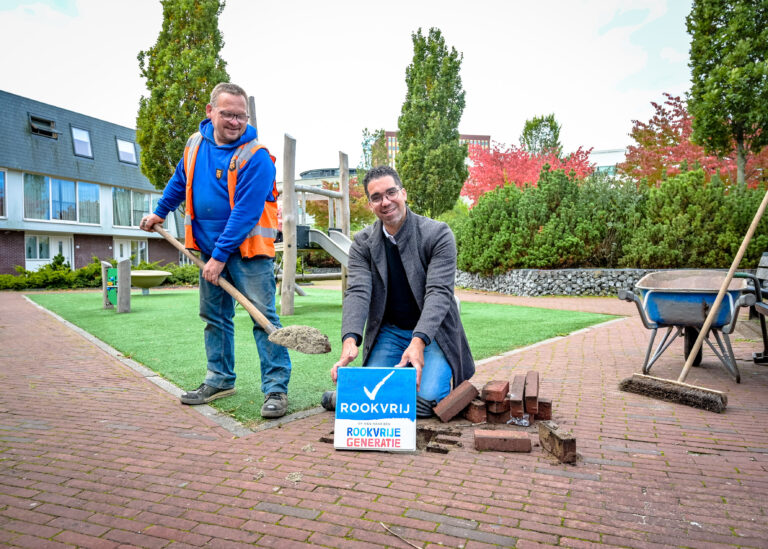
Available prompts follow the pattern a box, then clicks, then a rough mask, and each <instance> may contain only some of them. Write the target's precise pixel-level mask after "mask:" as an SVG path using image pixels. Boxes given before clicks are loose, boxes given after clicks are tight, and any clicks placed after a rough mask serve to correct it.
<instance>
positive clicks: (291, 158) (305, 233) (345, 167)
mask: <svg viewBox="0 0 768 549" xmlns="http://www.w3.org/2000/svg"><path fill="white" fill-rule="evenodd" d="M295 165H296V140H295V139H294V138H293V137H291V136H290V135H287V134H286V135H285V145H284V147H283V191H282V195H283V242H282V252H283V274H282V284H281V291H280V308H281V314H284V315H292V314H293V311H294V306H293V294H294V292H295V291H296V290H297V286H296V278H297V276H296V262H297V255H298V250H300V249H306V248H311V247H313V246H312V245H315V246H317V247H320V248H322V249H324V250H325V251H327V252H328V253H329V254H330V255H331V257H333V258H334V259H336V261H338V262H339V263H341V285H342V291H343V290H344V289H346V286H347V264H348V261H349V247H350V246H351V245H352V241H351V240H350V239H349V228H350V213H349V161H348V159H347V155H346V154H345V153H343V152H339V177H340V187H341V189H340V191H331V190H328V189H322V188H318V187H310V186H308V185H302V184H297V183H296V180H295ZM297 193H302V203H306V195H307V194H313V195H320V196H325V197H327V198H328V224H329V225H330V226H331V228H329V230H328V234H326V233H324V232H322V231H318V230H317V229H312V228H311V227H309V226H308V225H302V224H299V223H298V219H297V218H298V214H299V207H298V200H297V196H296V194H297ZM335 219H338V220H339V221H340V222H341V229H338V228H334V227H333V225H334V223H335V221H334V220H335ZM302 220H303V208H302ZM320 277H322V278H325V279H328V278H338V275H331V276H329V275H320V276H319V277H318V276H317V275H304V276H303V277H302V278H303V279H304V280H311V279H313V278H314V279H319V278H320Z"/></svg>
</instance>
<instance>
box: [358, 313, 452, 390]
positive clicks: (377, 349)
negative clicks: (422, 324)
mask: <svg viewBox="0 0 768 549" xmlns="http://www.w3.org/2000/svg"><path fill="white" fill-rule="evenodd" d="M412 338H413V331H411V330H403V329H401V328H398V327H397V326H394V325H392V324H384V325H382V327H381V329H380V330H379V335H377V336H376V342H375V343H374V344H373V349H371V352H370V354H369V355H368V360H366V362H365V364H364V366H375V367H378V368H387V367H390V366H394V365H395V364H397V363H398V362H400V359H401V358H402V357H403V353H404V352H405V349H406V348H407V347H408V345H410V344H411V339H412ZM452 378H453V371H452V370H451V366H450V364H448V359H446V358H445V355H444V354H443V351H442V349H440V346H439V345H438V344H437V343H436V342H435V341H434V340H433V341H432V343H430V344H429V345H427V346H426V347H425V348H424V368H423V369H422V371H421V384H420V386H419V390H418V392H417V393H416V394H418V395H419V396H420V397H422V398H425V399H427V400H436V401H437V402H440V401H441V400H443V399H444V398H445V397H446V396H447V395H448V393H450V392H451V379H452Z"/></svg>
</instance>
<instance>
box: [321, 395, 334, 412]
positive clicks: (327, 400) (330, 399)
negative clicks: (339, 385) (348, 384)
mask: <svg viewBox="0 0 768 549" xmlns="http://www.w3.org/2000/svg"><path fill="white" fill-rule="evenodd" d="M320 405H321V406H322V407H323V408H325V409H326V410H328V411H329V412H333V411H334V410H335V409H336V391H326V392H324V393H323V397H322V398H321V399H320Z"/></svg>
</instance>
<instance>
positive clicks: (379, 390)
mask: <svg viewBox="0 0 768 549" xmlns="http://www.w3.org/2000/svg"><path fill="white" fill-rule="evenodd" d="M333 439H334V440H333V443H334V447H335V448H336V449H348V450H384V451H390V452H391V451H413V450H415V449H416V370H415V369H413V368H339V378H338V386H337V391H336V422H335V424H334V436H333Z"/></svg>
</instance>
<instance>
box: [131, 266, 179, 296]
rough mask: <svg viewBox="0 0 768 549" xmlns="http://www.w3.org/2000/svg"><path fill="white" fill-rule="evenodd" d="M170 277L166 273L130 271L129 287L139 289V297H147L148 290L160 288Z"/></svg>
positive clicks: (169, 274)
mask: <svg viewBox="0 0 768 549" xmlns="http://www.w3.org/2000/svg"><path fill="white" fill-rule="evenodd" d="M169 276H171V273H169V272H168V271H131V286H135V287H137V288H141V295H149V289H150V288H154V287H155V286H160V284H162V283H163V282H165V279H166V278H168V277H169Z"/></svg>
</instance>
